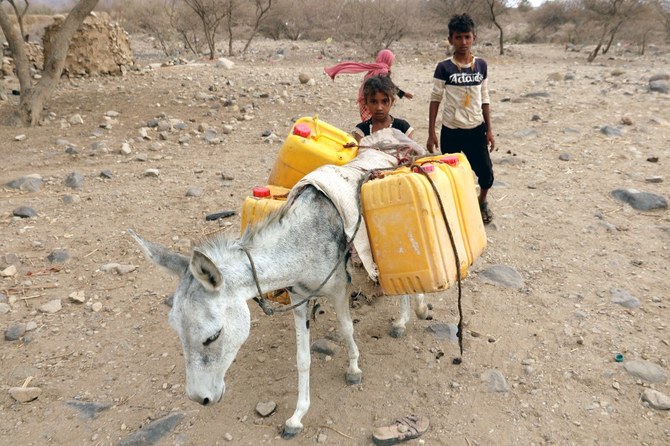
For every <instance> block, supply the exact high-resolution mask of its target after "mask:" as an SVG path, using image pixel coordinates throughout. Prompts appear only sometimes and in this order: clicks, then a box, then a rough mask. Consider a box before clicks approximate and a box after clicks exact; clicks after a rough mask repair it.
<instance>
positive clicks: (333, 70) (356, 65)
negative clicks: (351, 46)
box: [323, 49, 395, 121]
mask: <svg viewBox="0 0 670 446" xmlns="http://www.w3.org/2000/svg"><path fill="white" fill-rule="evenodd" d="M394 60H395V55H394V54H393V52H392V51H391V50H387V49H384V50H381V51H380V52H379V53H377V58H376V59H375V62H374V63H363V62H353V61H346V62H340V63H338V64H337V65H333V66H332V67H325V68H324V69H323V71H325V72H326V74H327V75H328V76H330V78H331V79H332V80H335V76H337V75H338V74H340V73H362V72H364V71H367V73H365V76H364V77H363V83H365V81H366V80H367V79H368V78H370V77H373V76H386V75H388V74H389V72H390V71H391V65H393V61H394ZM357 102H358V105H359V108H360V112H361V119H363V118H365V119H363V121H365V120H366V119H369V113H368V111H367V108H366V107H365V105H364V104H363V103H364V98H363V85H362V84H361V88H359V89H358V100H357Z"/></svg>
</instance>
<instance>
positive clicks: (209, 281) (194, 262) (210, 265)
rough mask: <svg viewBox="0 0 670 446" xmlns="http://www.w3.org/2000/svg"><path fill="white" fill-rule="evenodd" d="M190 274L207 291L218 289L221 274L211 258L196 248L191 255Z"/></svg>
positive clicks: (221, 277) (221, 282)
mask: <svg viewBox="0 0 670 446" xmlns="http://www.w3.org/2000/svg"><path fill="white" fill-rule="evenodd" d="M191 274H193V276H194V277H195V278H196V279H198V281H199V282H200V283H201V284H202V286H204V287H205V288H207V289H208V290H209V291H214V290H217V289H219V287H220V286H221V285H222V284H223V275H222V274H221V271H220V270H219V268H218V267H217V266H216V265H215V264H214V262H213V261H212V259H210V258H209V257H208V256H207V255H205V254H203V253H202V252H200V251H198V250H193V255H192V256H191Z"/></svg>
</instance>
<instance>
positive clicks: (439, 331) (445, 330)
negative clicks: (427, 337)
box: [426, 323, 458, 342]
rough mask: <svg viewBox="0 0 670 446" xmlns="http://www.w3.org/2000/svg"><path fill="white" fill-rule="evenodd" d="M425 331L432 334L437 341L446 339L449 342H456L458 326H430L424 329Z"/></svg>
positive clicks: (439, 324) (442, 324) (448, 324)
mask: <svg viewBox="0 0 670 446" xmlns="http://www.w3.org/2000/svg"><path fill="white" fill-rule="evenodd" d="M426 331H427V332H429V333H432V334H433V335H434V336H435V337H436V338H438V339H446V340H449V341H451V342H458V326H457V325H456V324H450V323H447V324H444V323H437V324H431V325H429V326H428V327H426Z"/></svg>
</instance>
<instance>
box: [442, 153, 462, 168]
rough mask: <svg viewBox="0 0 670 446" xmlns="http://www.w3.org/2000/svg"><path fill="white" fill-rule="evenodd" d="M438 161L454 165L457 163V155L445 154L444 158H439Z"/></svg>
mask: <svg viewBox="0 0 670 446" xmlns="http://www.w3.org/2000/svg"><path fill="white" fill-rule="evenodd" d="M440 161H442V162H443V163H445V164H449V165H450V166H455V165H456V164H458V161H459V159H458V157H457V156H456V155H452V156H445V157H444V158H441V159H440Z"/></svg>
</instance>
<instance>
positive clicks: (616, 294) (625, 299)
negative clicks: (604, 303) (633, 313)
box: [610, 288, 640, 308]
mask: <svg viewBox="0 0 670 446" xmlns="http://www.w3.org/2000/svg"><path fill="white" fill-rule="evenodd" d="M610 294H611V295H612V303H613V304H617V305H621V306H622V307H626V308H638V307H639V306H640V300H639V299H638V298H636V297H634V296H633V295H631V294H630V293H629V292H628V291H626V290H622V289H620V288H612V289H611V290H610Z"/></svg>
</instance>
